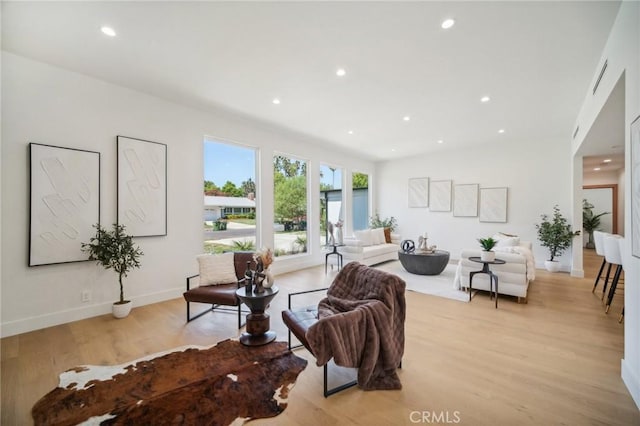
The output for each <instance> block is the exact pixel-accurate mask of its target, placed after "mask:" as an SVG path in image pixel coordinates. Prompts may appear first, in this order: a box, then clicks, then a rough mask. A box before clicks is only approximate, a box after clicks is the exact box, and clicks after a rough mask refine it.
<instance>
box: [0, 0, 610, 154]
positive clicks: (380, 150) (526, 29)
mask: <svg viewBox="0 0 640 426" xmlns="http://www.w3.org/2000/svg"><path fill="white" fill-rule="evenodd" d="M619 5H620V3H619V2H617V1H605V2H597V1H586V2H578V1H576V2H482V1H474V2H408V3H404V2H372V3H369V2H351V3H346V2H345V3H343V2H304V3H302V2H301V3H298V2H284V3H271V2H253V3H247V2H235V3H234V2H224V3H221V2H188V3H187V2H97V3H94V2H92V3H80V2H69V3H67V2H38V3H36V2H33V3H32V2H24V1H21V2H6V1H4V2H2V47H3V49H5V50H7V51H10V52H14V53H17V54H20V55H24V56H27V57H31V58H34V59H37V60H41V61H44V62H47V63H50V64H53V65H57V66H60V67H63V68H66V69H69V70H73V71H77V72H80V73H83V74H87V75H90V76H93V77H96V78H99V79H103V80H106V81H109V82H113V83H116V84H119V85H122V86H126V87H129V88H133V89H136V90H140V91H142V92H146V93H150V94H154V95H156V96H159V97H162V98H165V99H170V100H174V101H177V102H180V103H183V104H187V105H191V106H195V107H198V108H203V109H208V108H212V107H213V108H220V107H222V108H225V109H229V110H233V111H236V112H239V113H241V114H243V115H245V116H248V117H251V118H253V119H257V120H260V121H263V122H267V123H270V124H272V125H276V126H280V127H284V128H288V129H291V130H294V131H296V132H299V133H302V134H305V135H310V136H313V137H316V138H319V139H321V140H323V141H324V142H325V143H332V144H337V145H341V146H342V147H344V148H348V149H351V150H354V151H357V152H359V153H360V154H361V155H362V156H364V157H366V158H370V159H372V160H383V159H389V158H396V157H404V156H409V155H414V154H416V153H423V152H430V151H435V150H442V149H452V148H453V149H459V148H462V147H466V146H471V145H474V144H483V143H491V142H494V141H496V140H499V139H506V140H508V141H510V142H512V143H521V144H522V146H523V148H525V147H526V148H529V149H530V147H531V146H535V145H532V144H535V141H539V140H543V139H548V138H564V139H567V143H570V142H569V141H570V140H571V135H572V133H573V130H574V128H573V126H574V125H575V120H576V117H577V114H578V110H579V107H580V106H581V104H582V101H583V100H584V96H585V94H586V93H587V90H588V89H589V86H590V85H591V83H592V79H593V74H594V71H595V69H596V67H597V65H598V60H599V57H600V54H601V52H602V50H603V48H604V45H605V42H606V38H607V35H608V34H609V31H610V30H611V27H612V24H613V21H614V19H615V16H616V14H617V11H618V8H619ZM449 17H452V18H454V19H455V20H456V25H455V26H454V27H453V28H451V29H449V30H443V29H442V28H441V27H440V23H441V22H442V20H443V19H445V18H449ZM103 25H109V26H112V27H113V28H114V29H115V30H116V32H117V34H118V35H117V36H116V37H115V38H109V37H106V36H104V35H103V34H102V33H101V32H100V27H101V26H103ZM338 67H344V68H345V70H346V71H347V74H346V76H344V77H341V78H340V77H337V76H336V74H335V72H336V69H337V68H338ZM484 95H488V96H490V97H491V101H490V102H488V103H481V102H480V98H481V97H482V96H484ZM275 97H278V98H279V99H281V104H280V105H274V104H273V103H272V99H273V98H275ZM404 116H410V117H411V119H410V121H404V120H403V117H404ZM501 128H503V129H505V133H504V134H498V129H501ZM349 130H352V131H353V134H352V135H350V134H348V133H347V132H348V131H349ZM438 140H443V141H444V143H442V144H438V143H437V141H438Z"/></svg>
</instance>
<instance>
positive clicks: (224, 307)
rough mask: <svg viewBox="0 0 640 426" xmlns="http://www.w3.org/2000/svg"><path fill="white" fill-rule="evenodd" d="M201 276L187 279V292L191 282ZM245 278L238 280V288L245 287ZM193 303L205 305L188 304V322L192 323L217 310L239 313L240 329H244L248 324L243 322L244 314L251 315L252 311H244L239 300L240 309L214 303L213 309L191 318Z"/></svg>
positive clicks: (197, 275)
mask: <svg viewBox="0 0 640 426" xmlns="http://www.w3.org/2000/svg"><path fill="white" fill-rule="evenodd" d="M199 276H200V274H196V275H191V276H190V277H187V291H189V290H190V289H191V280H192V279H194V278H196V277H199ZM244 280H245V279H244V278H243V279H241V280H238V288H240V287H242V286H243V285H244ZM191 303H203V302H187V322H191V321H193V320H194V319H198V318H200V317H201V316H203V315H205V314H207V313H209V312H214V311H216V310H218V311H222V312H229V313H236V312H237V313H238V329H241V328H242V327H244V326H245V324H246V322H242V314H243V313H244V314H248V313H250V311H247V310H243V309H242V302H240V301H239V300H238V307H237V308H236V307H226V306H228V305H221V304H218V303H214V304H211V307H210V308H208V309H205V310H204V311H202V312H200V313H198V314H196V315H195V316H193V317H192V316H191Z"/></svg>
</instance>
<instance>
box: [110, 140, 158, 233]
mask: <svg viewBox="0 0 640 426" xmlns="http://www.w3.org/2000/svg"><path fill="white" fill-rule="evenodd" d="M117 146H118V208H117V210H118V224H120V225H125V227H126V230H127V233H128V234H130V235H133V236H134V237H149V236H158V235H167V145H165V144H162V143H158V142H151V141H145V140H142V139H135V138H130V137H126V136H118V138H117Z"/></svg>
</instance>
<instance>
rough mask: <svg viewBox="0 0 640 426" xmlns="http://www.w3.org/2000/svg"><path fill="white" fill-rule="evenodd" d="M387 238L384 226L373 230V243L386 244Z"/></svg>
mask: <svg viewBox="0 0 640 426" xmlns="http://www.w3.org/2000/svg"><path fill="white" fill-rule="evenodd" d="M384 243H386V240H385V238H384V228H374V229H372V230H371V244H373V245H376V244H384Z"/></svg>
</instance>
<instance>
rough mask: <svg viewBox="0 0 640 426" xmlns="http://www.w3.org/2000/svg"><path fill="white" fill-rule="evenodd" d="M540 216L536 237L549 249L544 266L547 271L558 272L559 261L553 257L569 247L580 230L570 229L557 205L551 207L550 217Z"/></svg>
mask: <svg viewBox="0 0 640 426" xmlns="http://www.w3.org/2000/svg"><path fill="white" fill-rule="evenodd" d="M540 217H541V219H542V222H541V223H539V224H536V229H537V230H538V239H539V240H540V243H541V245H542V246H543V247H547V248H548V249H549V260H546V261H545V262H544V267H545V268H547V271H549V272H558V271H559V270H560V262H558V261H557V260H555V258H556V257H558V256H560V255H562V253H563V252H564V251H565V250H566V249H568V248H569V247H571V243H572V242H573V237H576V236H578V235H580V231H573V230H572V229H571V225H569V223H568V222H567V219H565V218H564V216H562V214H561V213H560V209H559V208H558V206H557V205H555V206H554V207H553V217H552V218H551V219H550V218H549V216H548V215H546V214H543V215H541V216H540Z"/></svg>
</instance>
